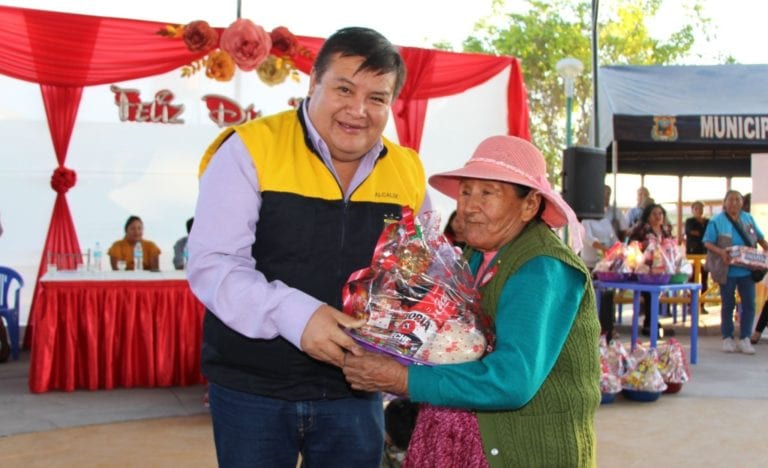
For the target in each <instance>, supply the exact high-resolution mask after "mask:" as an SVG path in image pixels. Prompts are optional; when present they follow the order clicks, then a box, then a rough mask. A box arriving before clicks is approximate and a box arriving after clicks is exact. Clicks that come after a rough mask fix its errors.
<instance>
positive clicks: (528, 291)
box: [408, 256, 584, 411]
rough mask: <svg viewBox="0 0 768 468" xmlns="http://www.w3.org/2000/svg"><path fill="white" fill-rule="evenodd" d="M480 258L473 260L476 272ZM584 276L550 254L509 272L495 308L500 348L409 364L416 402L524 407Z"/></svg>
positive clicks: (553, 354)
mask: <svg viewBox="0 0 768 468" xmlns="http://www.w3.org/2000/svg"><path fill="white" fill-rule="evenodd" d="M477 263H479V262H472V266H473V271H474V270H476V269H477V268H478V266H479V265H478V264H477ZM583 281H584V277H583V275H582V274H581V273H579V272H578V271H577V270H576V269H574V268H572V267H570V266H568V265H566V264H565V263H562V262H560V261H559V260H557V259H554V258H552V257H547V256H539V257H535V258H533V259H531V260H530V261H528V262H526V263H525V264H524V265H523V266H522V267H521V268H520V269H519V270H518V271H517V272H516V273H515V274H514V275H512V276H510V277H509V278H508V279H507V281H506V283H505V285H504V288H503V291H502V293H501V296H500V298H499V303H498V304H497V306H496V320H495V331H496V347H495V349H494V350H493V352H491V353H489V354H488V355H486V356H485V357H484V358H483V359H481V360H479V361H473V362H467V363H462V364H447V365H437V366H416V365H414V366H411V367H409V368H408V392H409V394H410V397H411V399H412V400H413V401H417V402H425V403H431V404H433V405H437V406H449V407H456V408H464V409H472V410H481V411H492V410H504V409H506V410H510V409H516V408H520V407H522V406H524V405H525V404H526V403H527V402H528V401H530V400H531V399H532V398H533V396H534V395H535V394H536V392H537V391H538V390H539V388H540V387H541V385H542V384H543V383H544V380H545V379H546V378H547V375H549V372H550V371H551V370H552V368H553V367H554V365H555V362H556V361H557V358H558V356H559V355H560V351H561V350H562V348H563V345H564V344H565V340H566V338H567V336H568V333H569V332H570V330H571V326H572V325H573V322H574V320H575V317H576V313H577V312H578V309H579V304H580V303H581V299H582V295H583V291H584V287H583Z"/></svg>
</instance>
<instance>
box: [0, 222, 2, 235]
mask: <svg viewBox="0 0 768 468" xmlns="http://www.w3.org/2000/svg"><path fill="white" fill-rule="evenodd" d="M2 236H3V223H2V222H0V237H2Z"/></svg>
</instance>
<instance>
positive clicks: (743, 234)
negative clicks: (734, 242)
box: [725, 213, 755, 247]
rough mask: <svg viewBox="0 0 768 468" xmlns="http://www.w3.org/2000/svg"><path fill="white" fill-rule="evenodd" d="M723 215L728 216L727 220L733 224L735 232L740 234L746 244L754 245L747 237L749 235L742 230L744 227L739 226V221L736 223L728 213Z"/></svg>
mask: <svg viewBox="0 0 768 468" xmlns="http://www.w3.org/2000/svg"><path fill="white" fill-rule="evenodd" d="M725 217H726V218H728V221H730V222H731V224H733V228H734V229H736V232H738V233H739V235H740V236H741V240H743V241H744V243H745V244H747V245H748V246H750V247H755V244H753V243H752V241H751V240H750V239H749V236H747V233H746V232H744V228H743V227H741V223H737V222H736V221H734V220H733V219H731V217H730V216H728V213H726V214H725Z"/></svg>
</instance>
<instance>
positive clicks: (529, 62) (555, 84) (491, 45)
mask: <svg viewBox="0 0 768 468" xmlns="http://www.w3.org/2000/svg"><path fill="white" fill-rule="evenodd" d="M662 1H663V0H611V1H604V2H603V4H601V5H600V6H599V8H598V13H599V14H598V46H599V58H598V61H599V63H600V65H601V66H603V65H630V64H631V65H666V64H675V63H680V62H681V61H682V60H683V59H685V58H686V57H687V56H688V54H689V52H690V50H691V47H692V46H693V44H694V40H695V34H696V33H697V32H702V33H704V34H706V33H707V27H708V24H709V20H708V19H707V18H704V17H703V16H702V13H701V5H700V1H701V0H692V1H693V3H692V4H688V5H686V6H685V8H686V15H687V16H688V17H689V19H688V20H685V19H684V18H680V19H679V20H680V22H681V23H687V24H686V25H684V26H682V27H681V28H680V29H678V30H677V31H674V32H673V33H672V34H670V36H669V37H668V38H666V39H664V40H661V39H657V38H654V37H651V34H650V33H649V29H648V22H649V20H651V19H652V18H653V17H654V15H656V14H657V13H658V11H659V9H660V7H661V6H662ZM670 1H677V0H670ZM526 3H527V4H528V7H529V9H528V11H527V12H525V13H515V12H504V8H505V2H504V1H503V0H495V1H494V13H493V14H492V15H491V16H489V17H488V18H485V19H483V20H481V21H480V22H478V24H477V25H476V27H475V31H474V34H473V35H472V36H471V37H469V38H467V39H466V40H465V41H464V44H463V46H464V50H465V51H467V52H484V53H491V54H497V55H511V56H514V57H517V58H518V59H519V60H520V61H521V66H522V71H523V77H524V80H525V84H526V88H527V90H528V106H529V110H530V118H531V134H532V139H533V142H534V144H536V145H537V146H538V147H539V148H540V149H541V150H542V152H543V153H544V155H545V156H546V158H547V164H548V166H549V168H550V178H551V179H552V180H553V181H557V180H558V179H559V177H558V175H559V173H560V167H561V153H562V149H563V148H564V146H565V119H566V116H565V112H566V97H565V92H564V88H563V82H562V79H561V78H560V77H559V76H558V74H557V71H556V70H555V64H556V63H557V62H558V61H559V60H560V59H562V58H564V57H575V58H577V59H579V60H581V62H582V63H583V64H584V72H583V73H582V74H581V76H580V77H578V78H577V79H576V80H575V86H574V105H573V112H572V114H571V115H572V117H571V118H572V132H573V133H572V142H573V144H574V145H587V144H588V143H589V141H590V138H589V135H590V125H591V113H592V66H591V57H592V46H591V38H592V19H591V17H592V7H591V2H590V1H588V0H586V1H584V0H582V1H574V0H551V1H544V0H527V2H526ZM706 39H707V40H708V39H709V38H706ZM437 46H438V47H440V46H444V44H438V45H437Z"/></svg>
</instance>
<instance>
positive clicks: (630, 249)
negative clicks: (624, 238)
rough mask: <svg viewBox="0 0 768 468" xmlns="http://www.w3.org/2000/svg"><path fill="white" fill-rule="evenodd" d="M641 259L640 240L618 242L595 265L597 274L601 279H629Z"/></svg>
mask: <svg viewBox="0 0 768 468" xmlns="http://www.w3.org/2000/svg"><path fill="white" fill-rule="evenodd" d="M640 259H642V251H641V250H640V244H639V243H638V242H631V243H629V244H622V243H621V242H616V243H615V244H613V245H612V246H611V248H610V249H608V250H607V251H606V252H605V255H604V256H603V258H602V259H601V260H600V261H599V262H597V264H596V265H595V274H596V275H597V278H598V279H599V280H600V281H609V282H616V281H627V280H629V279H630V278H631V277H632V275H633V274H634V271H635V267H636V266H637V264H638V263H639V262H640Z"/></svg>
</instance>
